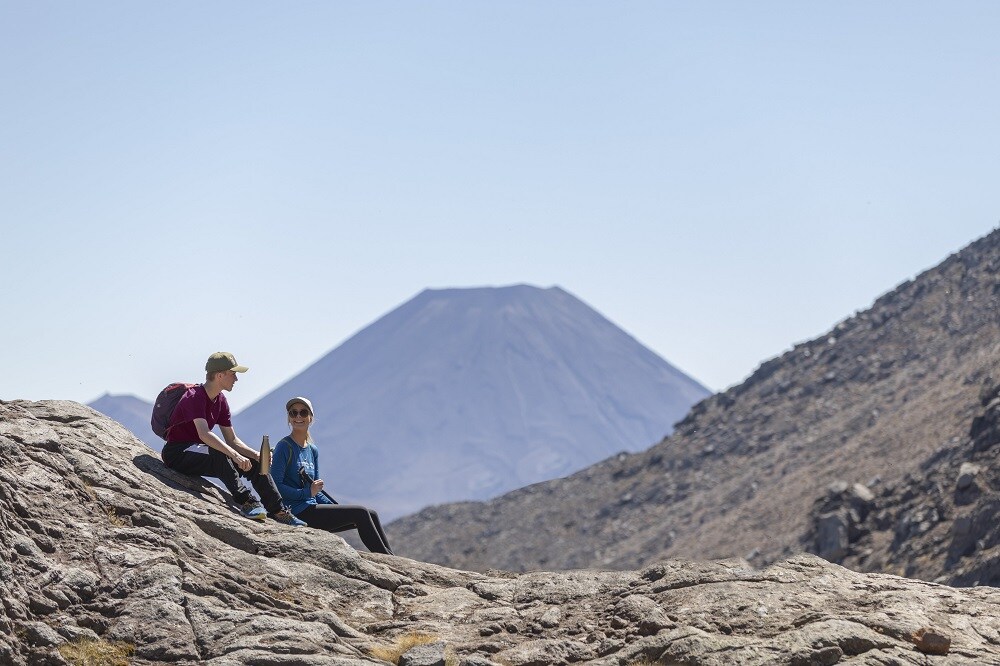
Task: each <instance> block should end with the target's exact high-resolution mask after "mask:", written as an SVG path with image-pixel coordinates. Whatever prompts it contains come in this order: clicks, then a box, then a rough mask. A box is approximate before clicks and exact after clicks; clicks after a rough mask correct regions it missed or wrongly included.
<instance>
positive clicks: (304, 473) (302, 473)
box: [299, 467, 339, 504]
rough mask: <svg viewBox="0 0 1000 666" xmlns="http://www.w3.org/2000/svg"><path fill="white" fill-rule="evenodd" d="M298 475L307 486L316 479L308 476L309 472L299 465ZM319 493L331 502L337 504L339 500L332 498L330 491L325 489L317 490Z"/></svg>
mask: <svg viewBox="0 0 1000 666" xmlns="http://www.w3.org/2000/svg"><path fill="white" fill-rule="evenodd" d="M299 476H300V477H301V478H302V480H303V481H304V482H305V484H306V485H307V486H312V483H313V482H314V481H315V480H316V479H314V478H312V477H311V476H309V472H307V471H306V468H305V467H299ZM319 494H320V495H322V496H323V497H325V498H327V499H328V500H330V501H331V502H332V503H333V504H339V502H337V500H335V499H333V497H332V496H331V495H330V493H328V492H326V491H325V490H321V491H319Z"/></svg>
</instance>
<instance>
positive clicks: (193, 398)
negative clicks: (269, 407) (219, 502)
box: [161, 352, 305, 527]
mask: <svg viewBox="0 0 1000 666" xmlns="http://www.w3.org/2000/svg"><path fill="white" fill-rule="evenodd" d="M247 370H249V368H247V367H246V366H243V365H240V364H239V363H237V362H236V358H235V357H234V356H233V355H232V354H230V353H229V352H216V353H214V354H212V355H211V356H209V357H208V362H207V363H205V383H204V384H200V385H198V386H195V387H192V388H190V389H188V391H187V392H186V393H185V394H184V395H183V396H182V397H181V399H180V401H178V403H177V406H176V407H175V408H174V412H173V414H172V415H171V416H170V427H169V428H168V430H167V443H166V444H164V445H163V451H162V453H161V456H162V458H163V464H164V465H166V466H167V467H169V468H170V469H172V470H174V471H175V472H180V473H181V474H188V475H190V476H210V477H214V478H217V479H219V480H220V481H222V483H223V484H224V485H225V486H226V488H227V489H228V490H229V492H230V494H231V495H232V496H233V499H234V500H235V501H236V503H237V504H239V505H240V510H241V511H242V512H243V515H244V516H246V517H247V518H250V519H252V520H264V519H265V517H266V515H269V516H271V517H272V518H274V519H275V520H277V521H278V522H279V523H284V524H285V525H293V526H295V527H299V526H301V525H305V523H304V522H303V521H301V520H299V519H298V518H296V517H295V516H294V515H293V514H292V512H291V511H289V510H288V507H286V506H285V505H284V504H283V503H282V501H281V495H280V494H279V493H278V489H277V487H276V486H275V485H274V480H273V479H272V478H271V476H270V475H269V474H268V475H261V473H260V453H258V452H257V451H254V450H253V449H251V448H250V447H249V446H247V445H246V444H244V443H243V442H242V440H240V438H239V437H237V436H236V431H235V430H233V422H232V414H231V412H230V411H229V402H228V401H227V400H226V396H225V395H224V394H223V391H232V390H233V386H235V385H236V382H237V381H238V377H237V373H241V372H246V371H247ZM216 425H218V426H219V430H220V431H222V438H221V439H220V438H219V436H218V435H216V434H215V433H214V432H212V428H214V427H215V426H216ZM201 445H205V446H207V447H208V451H207V452H203V451H199V450H198V449H199V448H200V447H201ZM247 478H249V479H250V483H252V484H253V487H254V488H255V489H256V490H257V493H258V494H259V495H260V498H261V500H263V502H264V505H263V506H262V505H261V503H260V502H258V501H257V500H256V499H255V498H254V496H253V493H251V492H250V489H249V488H247V486H246V482H245V481H244V479H247ZM265 506H266V507H267V511H266V514H265V509H264V507H265Z"/></svg>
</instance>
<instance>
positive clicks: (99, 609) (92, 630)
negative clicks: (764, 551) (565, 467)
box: [0, 401, 1000, 666]
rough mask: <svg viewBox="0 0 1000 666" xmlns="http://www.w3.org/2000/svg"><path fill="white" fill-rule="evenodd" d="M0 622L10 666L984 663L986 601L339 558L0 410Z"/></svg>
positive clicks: (79, 435)
mask: <svg viewBox="0 0 1000 666" xmlns="http://www.w3.org/2000/svg"><path fill="white" fill-rule="evenodd" d="M390 536H393V537H395V536H396V535H392V534H390ZM0 603H2V613H0V663H3V664H12V665H16V666H21V665H27V664H68V663H81V664H82V663H109V664H110V663H122V664H124V663H132V664H165V663H175V664H192V665H193V664H208V665H211V666H229V665H234V666H235V665H236V664H267V665H281V666H306V665H310V666H311V665H316V664H318V665H323V664H344V665H347V664H365V663H369V664H370V663H386V661H384V660H385V659H391V660H392V661H396V662H398V663H408V664H431V663H434V664H440V663H447V664H453V665H454V664H465V665H467V666H491V665H492V666H496V665H504V666H530V665H540V664H564V663H577V662H581V663H593V664H602V665H608V666H611V665H615V666H625V665H634V664H641V663H665V664H666V663H675V664H733V663H739V664H835V663H857V664H935V663H941V664H944V663H948V664H991V663H992V664H1000V626H998V625H997V623H996V618H997V617H1000V591H998V590H996V589H993V588H986V587H981V588H974V589H955V588H951V587H947V586H944V585H937V584H933V583H925V582H919V581H913V580H907V579H904V578H898V577H894V576H888V575H873V574H860V573H854V572H851V571H849V570H847V569H844V568H842V567H839V566H837V565H835V564H831V563H828V562H826V561H824V560H822V559H820V558H818V557H815V556H812V555H800V556H796V557H794V558H791V559H789V560H786V561H783V562H780V563H777V564H774V565H773V566H770V567H768V568H766V569H764V570H756V569H754V568H753V567H751V566H749V565H748V563H747V562H745V561H742V560H729V561H716V562H696V561H680V560H672V561H664V562H659V563H656V564H653V565H651V566H648V567H646V568H644V569H641V570H639V571H569V572H560V573H546V572H533V573H525V574H515V573H509V572H504V571H491V572H488V573H473V572H466V571H458V570H455V569H447V568H444V567H441V566H437V565H433V564H426V563H422V562H418V561H414V560H408V559H405V558H401V557H391V556H385V555H373V554H369V553H358V552H356V551H355V550H354V549H353V548H351V547H350V546H348V545H347V544H346V543H345V542H344V541H343V540H342V539H341V538H340V537H339V536H337V535H334V534H328V533H324V532H318V531H315V530H311V529H308V528H299V529H296V528H290V527H285V526H283V525H280V524H277V523H274V522H270V521H268V522H266V523H263V524H258V523H255V522H252V521H248V520H246V519H244V518H242V517H241V516H240V515H238V514H237V513H236V511H235V510H234V508H233V507H232V506H231V504H230V503H229V502H228V501H227V498H226V497H225V496H224V495H223V494H222V493H221V492H220V491H219V490H218V489H217V488H216V487H215V486H213V485H211V484H209V483H203V482H200V481H198V480H192V479H188V478H185V477H181V476H177V475H174V474H173V473H171V472H170V471H169V470H166V469H164V467H163V466H162V464H161V463H160V461H159V459H158V458H157V457H156V455H155V454H154V453H153V452H152V451H151V450H150V449H148V448H147V447H146V446H144V445H143V444H142V443H141V442H139V441H138V440H136V439H135V438H134V437H133V436H132V435H130V434H129V433H128V432H127V431H125V429H124V428H122V427H121V426H120V425H118V424H117V423H115V422H114V421H112V420H110V419H108V418H106V417H104V416H102V415H100V414H98V413H97V412H95V411H93V410H91V409H89V408H87V407H84V406H82V405H78V404H75V403H67V402H36V403H31V402H19V401H17V402H4V403H0ZM415 637H416V638H418V639H419V640H414V639H415ZM407 641H410V642H409V643H408V642H407ZM410 643H412V644H413V645H414V646H415V647H412V648H407V647H405V646H407V645H410ZM400 645H402V646H404V647H403V648H400V647H399V646H400ZM394 650H395V651H394ZM400 650H402V652H400ZM80 654H88V655H89V656H90V657H91V658H92V661H90V662H85V661H83V658H82V657H80V656H78V655H80ZM95 655H96V658H97V659H98V660H97V661H94V660H93V659H94V658H95Z"/></svg>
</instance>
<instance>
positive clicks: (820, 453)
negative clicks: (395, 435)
mask: <svg viewBox="0 0 1000 666" xmlns="http://www.w3.org/2000/svg"><path fill="white" fill-rule="evenodd" d="M998 276H1000V230H998V231H994V232H993V233H992V234H990V235H989V236H987V237H985V238H983V239H980V240H979V241H977V242H975V243H973V244H971V245H970V246H969V247H967V248H965V249H964V250H962V251H961V252H959V253H957V254H955V255H953V256H951V257H949V258H948V259H947V260H945V261H944V262H943V263H941V264H940V265H939V266H937V267H935V268H933V269H931V270H928V271H926V272H925V273H923V274H921V275H920V276H919V277H918V278H916V279H915V280H912V281H907V282H906V283H904V284H902V285H900V286H899V287H898V288H896V289H895V290H893V291H892V292H891V293H888V294H886V295H885V296H883V297H881V298H879V299H878V300H877V301H876V302H875V303H874V305H873V306H872V307H871V308H870V309H869V310H867V311H865V312H861V313H858V314H855V315H854V316H852V317H850V318H848V319H846V320H845V321H843V322H842V323H840V324H839V325H837V326H836V327H835V328H834V329H833V330H831V331H829V332H828V333H826V334H824V335H821V336H820V337H818V338H816V339H815V340H811V341H809V342H805V343H803V344H800V345H796V346H795V348H794V349H792V350H790V351H788V352H786V353H784V354H782V355H781V356H780V357H778V358H774V359H772V360H769V361H767V362H766V363H764V364H762V365H761V366H760V367H759V368H758V369H757V371H756V372H754V374H753V375H752V376H751V377H750V378H749V379H747V380H746V381H745V382H744V383H743V384H741V385H739V386H736V387H734V388H732V389H730V390H729V391H726V392H725V393H723V394H719V395H715V396H713V397H711V398H709V399H707V400H704V401H702V402H701V403H699V404H698V405H697V406H696V407H695V408H694V409H693V410H692V411H691V413H690V414H689V415H688V417H687V418H686V419H684V421H683V422H682V423H679V424H678V425H677V429H676V431H675V433H674V434H673V435H672V436H671V437H670V438H668V439H666V440H664V441H663V442H661V443H660V444H658V445H656V446H654V447H652V448H651V449H649V450H648V451H644V452H642V453H639V454H636V455H624V454H623V455H619V456H615V457H613V458H611V459H608V460H606V461H604V462H602V463H600V464H597V465H594V466H592V467H590V468H588V469H585V470H582V471H580V472H577V473H576V474H573V475H572V476H570V477H568V478H566V479H560V480H555V481H549V482H546V483H540V484H536V485H534V486H531V487H528V488H524V489H521V490H518V491H515V492H512V493H510V494H507V495H504V496H502V497H499V498H496V499H494V500H492V501H490V502H485V503H476V502H472V503H464V504H456V505H446V506H440V507H433V508H429V509H426V510H424V511H422V512H420V513H419V514H417V515H415V516H411V517H408V518H405V519H403V520H399V521H396V522H395V523H393V524H392V526H391V528H392V530H393V533H394V535H398V536H396V537H395V539H396V541H397V542H398V544H399V545H398V546H397V551H398V552H401V553H403V554H405V555H407V556H410V557H416V558H419V559H424V560H428V561H433V562H438V563H442V564H446V565H448V566H456V567H460V568H472V569H480V570H483V569H486V568H489V567H496V568H503V569H511V570H523V569H532V568H539V567H544V568H550V569H551V568H559V569H563V568H574V567H594V566H596V567H612V568H630V567H636V566H641V565H642V564H644V563H649V562H653V561H656V560H659V559H662V558H665V557H688V558H695V559H702V558H717V557H730V556H745V557H747V558H749V559H750V560H751V561H752V562H753V563H754V564H764V563H768V562H773V561H775V560H777V559H779V558H781V557H783V556H787V555H789V554H791V553H794V552H796V551H800V550H802V549H803V548H810V547H811V546H809V543H810V542H809V539H808V536H809V535H810V534H811V533H814V532H815V530H816V529H817V525H816V520H817V518H818V515H817V513H816V508H817V507H816V506H815V503H816V502H822V500H823V497H824V495H825V493H826V492H827V491H826V489H827V487H828V486H829V485H830V484H833V483H837V482H842V483H846V484H847V485H848V486H853V485H854V484H861V485H862V486H863V487H865V488H867V489H868V491H869V492H870V493H871V494H872V495H874V496H875V506H874V507H873V509H872V510H873V511H874V514H873V515H875V516H879V515H881V518H882V520H883V521H887V522H881V523H879V524H878V525H876V526H875V527H876V528H877V529H878V530H883V531H885V532H884V533H885V534H887V535H888V536H884V537H879V538H880V539H885V538H888V539H889V540H890V541H891V540H892V539H893V538H894V537H893V536H892V534H893V531H894V530H896V529H897V527H898V529H899V531H900V534H901V535H903V536H902V537H900V538H901V539H903V540H905V539H907V538H909V536H908V535H909V534H910V533H909V532H908V531H907V529H904V527H902V525H908V524H913V523H914V521H916V522H915V524H916V527H914V528H913V530H914V531H913V534H918V533H919V534H929V533H931V534H932V535H933V536H932V537H931V538H935V539H938V540H947V539H948V538H949V536H948V535H949V533H950V532H949V530H951V529H967V530H968V529H977V528H975V526H974V524H973V525H971V526H970V524H969V523H967V522H963V523H961V525H962V527H959V523H958V522H954V523H953V522H952V521H953V520H955V519H956V517H960V515H964V514H962V511H971V509H970V508H965V509H962V510H961V511H958V510H956V509H955V507H956V506H959V505H958V504H957V503H956V502H950V503H939V504H936V505H931V506H930V507H929V510H926V511H924V510H920V511H911V509H914V508H916V505H915V504H914V503H912V502H910V500H911V499H912V495H907V494H906V493H904V492H903V486H904V485H906V484H907V483H908V482H907V481H906V479H907V478H908V477H909V478H911V479H916V480H919V479H921V478H924V477H926V476H927V474H928V469H929V468H928V466H930V468H933V467H934V466H935V465H938V464H947V465H949V467H948V468H942V472H941V473H940V475H938V476H937V478H940V479H943V480H944V481H942V483H947V484H954V483H957V481H956V480H955V478H956V476H958V475H959V474H958V472H959V470H958V469H956V467H959V466H960V463H961V462H963V461H964V456H966V455H968V452H970V451H972V450H974V446H973V445H972V444H971V443H970V442H971V440H972V439H973V435H972V434H971V432H972V426H971V424H972V423H973V421H974V419H976V418H977V417H981V418H982V417H984V412H983V403H982V401H981V393H982V392H983V391H984V390H985V391H987V392H988V391H990V390H991V389H992V388H993V387H994V386H995V385H996V383H997V382H998V380H1000V277H998ZM987 444H989V446H990V447H992V448H990V449H989V450H990V451H992V456H985V457H984V456H983V455H982V454H980V455H979V456H978V457H976V458H975V459H974V460H970V461H969V462H971V463H973V464H977V465H979V466H980V467H984V466H985V468H984V469H982V471H981V472H980V474H979V475H978V477H977V480H976V483H978V484H980V487H981V489H982V490H981V491H982V492H983V493H988V492H995V491H997V490H1000V478H998V477H1000V472H998V470H997V465H998V463H997V456H996V451H997V450H998V446H996V445H995V442H992V443H989V442H988V443H983V444H980V445H979V446H987ZM942 448H944V449H946V450H950V451H952V453H951V454H949V456H947V457H945V458H944V459H942V458H941V457H937V458H935V456H934V454H935V452H936V451H938V450H939V449H942ZM963 452H965V453H963ZM910 487H911V493H912V492H923V491H922V490H920V489H921V488H922V486H921V485H919V484H917V483H915V482H910ZM952 487H954V486H952ZM883 488H889V489H897V490H890V493H889V495H888V496H887V500H886V501H889V502H890V503H892V502H895V503H896V505H897V508H896V509H893V508H891V507H886V512H885V513H880V507H879V505H878V502H879V501H882V500H880V499H879V497H880V493H881V492H882V489H883ZM897 491H898V493H899V494H897ZM940 492H942V493H949V492H953V491H952V490H950V489H949V488H948V487H947V486H945V487H944V488H942V489H941V491H940ZM894 497H895V498H896V499H892V498H894ZM987 497H990V496H989V495H987ZM985 506H986V509H983V508H982V507H980V508H979V513H977V514H976V515H979V516H981V515H984V514H983V511H984V510H986V512H987V513H988V508H989V506H994V505H990V504H989V503H988V502H987V504H986V505H985ZM920 508H921V509H925V508H928V507H926V506H922V507H920ZM960 508H961V507H960ZM993 515H994V518H995V506H994V512H993ZM859 518H860V516H859ZM969 520H970V521H972V523H974V522H975V519H974V518H969ZM848 527H849V526H848ZM867 529H869V530H870V529H872V528H870V527H869V528H867ZM978 529H979V530H980V533H981V534H984V535H992V536H987V537H985V538H983V539H981V542H980V543H973V545H972V546H969V548H971V551H970V552H967V553H966V554H965V555H961V556H958V555H955V553H951V554H950V555H949V554H947V553H945V554H944V555H942V554H941V553H940V552H938V553H937V554H936V555H934V554H931V553H930V551H929V550H927V549H926V548H924V549H913V550H911V551H907V550H906V549H905V548H901V549H896V550H895V551H892V550H891V549H888V550H887V549H886V548H885V547H884V546H883V545H880V544H878V543H873V544H869V545H868V546H867V547H870V548H873V549H874V550H872V552H871V553H869V555H871V556H872V557H875V558H877V559H879V561H881V562H882V563H883V564H884V565H885V566H886V567H887V568H890V569H891V570H893V571H903V572H906V573H907V575H913V576H918V577H920V576H922V577H937V576H939V575H941V573H940V572H941V570H942V566H943V565H944V558H946V557H954V558H955V560H954V561H953V562H952V564H951V567H952V569H951V570H952V571H956V572H957V571H960V570H963V569H964V568H965V563H964V562H963V561H961V558H962V557H970V556H973V555H974V556H975V557H978V558H981V559H982V561H989V559H990V558H994V559H993V560H992V561H994V562H996V561H1000V550H998V549H1000V544H998V543H997V538H996V535H997V532H996V531H995V530H993V531H992V532H990V531H989V530H988V529H986V528H978ZM850 536H852V535H845V536H844V539H846V540H847V541H846V550H845V552H854V553H855V555H857V557H855V559H854V560H851V559H850V557H848V559H847V563H848V564H852V563H853V564H854V565H857V564H858V563H859V559H858V557H860V555H862V554H863V553H861V552H860V550H858V548H857V546H858V545H859V544H860V548H861V549H863V548H865V547H866V546H865V542H864V541H863V540H862V541H857V540H856V541H855V542H851V541H850ZM854 536H857V535H854ZM835 537H836V538H837V539H840V536H837V535H835ZM873 538H874V537H873ZM966 546H968V544H966ZM879 548H881V549H882V550H881V551H879V550H878V549H879ZM944 550H945V551H947V550H948V548H944ZM880 553H881V554H880ZM907 553H909V554H907ZM970 553H971V554H970ZM924 555H926V556H927V557H928V558H930V559H929V560H928V561H921V558H922V557H924ZM934 558H938V559H937V560H934V561H930V560H933V559H934ZM994 566H995V565H994ZM973 569H975V567H973Z"/></svg>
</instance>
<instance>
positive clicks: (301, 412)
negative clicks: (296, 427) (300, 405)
mask: <svg viewBox="0 0 1000 666" xmlns="http://www.w3.org/2000/svg"><path fill="white" fill-rule="evenodd" d="M288 415H289V416H291V417H292V418H293V419H297V418H298V417H300V416H309V410H308V409H289V410H288Z"/></svg>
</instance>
